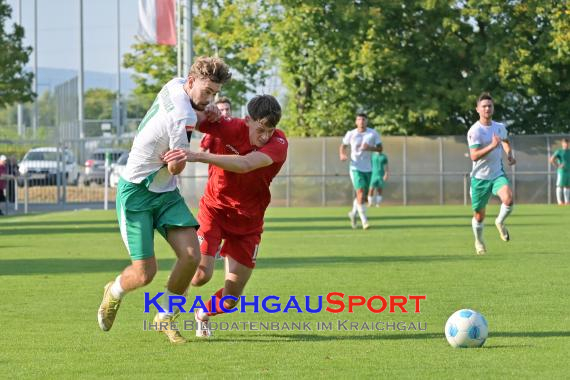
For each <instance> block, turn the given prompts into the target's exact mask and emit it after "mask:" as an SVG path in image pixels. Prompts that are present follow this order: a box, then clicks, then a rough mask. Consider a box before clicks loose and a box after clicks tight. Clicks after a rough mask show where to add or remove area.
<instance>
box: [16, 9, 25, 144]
mask: <svg viewBox="0 0 570 380" xmlns="http://www.w3.org/2000/svg"><path fill="white" fill-rule="evenodd" d="M18 25H19V26H20V27H21V26H22V0H18ZM17 115H18V136H20V137H22V136H23V135H24V123H23V121H24V117H23V116H24V115H23V107H22V103H18V113H17Z"/></svg>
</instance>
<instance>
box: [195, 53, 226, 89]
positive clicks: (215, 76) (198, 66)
mask: <svg viewBox="0 0 570 380" xmlns="http://www.w3.org/2000/svg"><path fill="white" fill-rule="evenodd" d="M188 75H189V76H191V77H194V78H200V79H209V80H211V81H212V82H214V83H220V84H224V83H226V82H227V81H229V80H230V79H231V77H232V74H231V73H230V68H229V66H228V65H227V64H226V63H225V62H224V60H223V59H221V58H217V57H198V58H196V60H195V61H194V64H193V65H192V67H191V68H190V73H189V74H188Z"/></svg>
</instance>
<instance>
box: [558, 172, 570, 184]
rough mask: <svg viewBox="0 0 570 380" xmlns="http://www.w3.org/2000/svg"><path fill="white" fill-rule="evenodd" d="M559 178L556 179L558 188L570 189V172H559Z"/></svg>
mask: <svg viewBox="0 0 570 380" xmlns="http://www.w3.org/2000/svg"><path fill="white" fill-rule="evenodd" d="M557 173H558V176H557V177H556V186H558V187H570V171H567V170H558V171H557Z"/></svg>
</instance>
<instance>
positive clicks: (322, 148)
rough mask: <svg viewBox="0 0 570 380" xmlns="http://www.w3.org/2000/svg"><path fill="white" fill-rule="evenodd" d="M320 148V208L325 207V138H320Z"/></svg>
mask: <svg viewBox="0 0 570 380" xmlns="http://www.w3.org/2000/svg"><path fill="white" fill-rule="evenodd" d="M321 140H322V144H321V145H322V147H321V156H322V164H321V172H322V176H321V206H326V205H327V186H326V179H327V177H326V176H327V140H326V137H324V138H322V139H321Z"/></svg>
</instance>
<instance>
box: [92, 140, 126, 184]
mask: <svg viewBox="0 0 570 380" xmlns="http://www.w3.org/2000/svg"><path fill="white" fill-rule="evenodd" d="M126 152H127V151H126V150H124V149H113V148H101V149H95V150H94V151H93V152H92V153H91V154H90V155H89V158H88V159H87V161H85V175H84V176H83V184H84V185H85V186H89V185H91V184H92V183H93V182H95V183H98V184H102V183H104V182H105V156H106V155H107V154H109V156H110V160H111V165H113V164H114V163H116V162H117V160H118V159H119V157H121V155H122V154H123V153H126Z"/></svg>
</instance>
